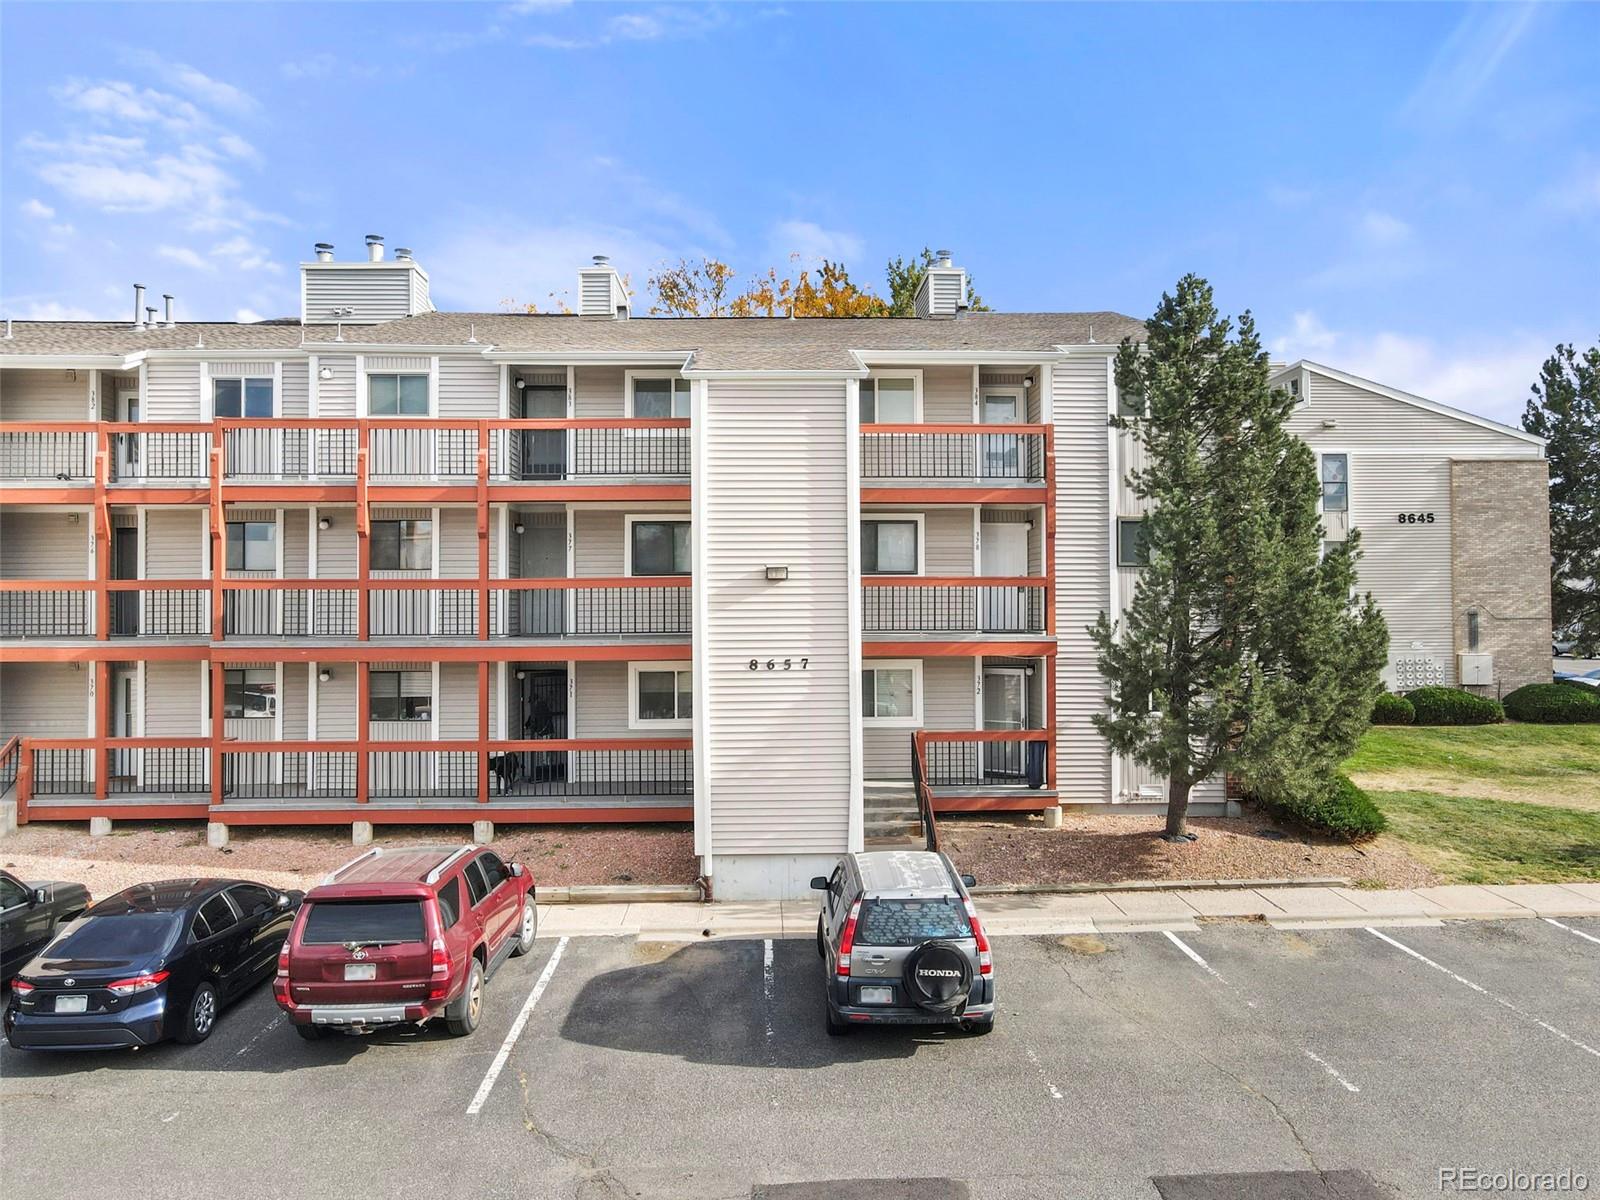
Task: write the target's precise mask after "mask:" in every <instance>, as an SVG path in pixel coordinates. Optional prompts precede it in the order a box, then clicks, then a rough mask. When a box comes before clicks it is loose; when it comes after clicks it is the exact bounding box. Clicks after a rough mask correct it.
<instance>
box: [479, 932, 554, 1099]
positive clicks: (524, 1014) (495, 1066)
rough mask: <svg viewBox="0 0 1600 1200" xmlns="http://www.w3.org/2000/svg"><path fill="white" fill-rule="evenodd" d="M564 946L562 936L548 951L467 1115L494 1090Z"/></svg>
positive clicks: (542, 993) (548, 981) (548, 982)
mask: <svg viewBox="0 0 1600 1200" xmlns="http://www.w3.org/2000/svg"><path fill="white" fill-rule="evenodd" d="M566 948H567V939H566V938H565V937H562V938H561V939H560V940H559V941H557V942H556V948H555V949H554V950H552V951H551V952H550V961H549V962H547V963H545V965H544V970H543V971H542V972H540V974H539V981H538V982H537V983H535V984H534V985H533V991H531V992H529V993H528V1001H527V1003H526V1004H524V1005H523V1006H522V1011H521V1012H519V1013H518V1014H517V1019H516V1020H515V1021H513V1022H512V1023H511V1030H510V1032H509V1033H507V1034H506V1040H505V1041H503V1042H501V1043H500V1053H498V1054H496V1055H495V1056H494V1061H493V1062H492V1063H490V1064H489V1071H488V1073H487V1074H486V1075H484V1077H483V1082H482V1083H480V1084H479V1085H478V1094H477V1095H476V1096H474V1097H473V1098H472V1103H471V1104H469V1105H467V1116H469V1117H475V1116H477V1115H478V1113H479V1111H480V1110H481V1109H482V1108H483V1104H484V1101H485V1100H487V1099H488V1098H489V1093H490V1092H491V1091H493V1090H494V1081H495V1080H496V1079H499V1078H500V1072H501V1071H503V1070H505V1066H506V1060H507V1059H508V1058H510V1057H511V1047H513V1046H515V1045H516V1044H517V1039H518V1038H519V1037H521V1036H522V1029H523V1026H525V1025H527V1023H528V1018H529V1017H530V1016H532V1015H533V1006H534V1005H535V1004H537V1003H539V997H540V996H542V995H544V989H545V988H546V987H548V986H549V984H550V977H551V976H552V975H554V974H555V973H556V964H557V963H558V962H560V961H561V952H562V951H563V950H565V949H566Z"/></svg>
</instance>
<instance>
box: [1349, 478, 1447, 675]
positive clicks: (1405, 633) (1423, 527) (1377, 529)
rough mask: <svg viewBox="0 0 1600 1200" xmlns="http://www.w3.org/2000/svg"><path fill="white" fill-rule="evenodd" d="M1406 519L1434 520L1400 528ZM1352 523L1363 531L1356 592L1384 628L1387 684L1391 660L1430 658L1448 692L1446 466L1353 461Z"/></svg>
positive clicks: (1351, 479) (1390, 671)
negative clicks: (1373, 607) (1369, 599)
mask: <svg viewBox="0 0 1600 1200" xmlns="http://www.w3.org/2000/svg"><path fill="white" fill-rule="evenodd" d="M1403 512H1415V513H1424V512H1431V513H1433V514H1434V521H1433V523H1432V524H1431V525H1430V524H1415V525H1406V524H1402V523H1400V521H1399V520H1398V516H1399V514H1400V513H1403ZM1350 516H1351V518H1352V520H1353V521H1354V523H1355V525H1356V528H1358V529H1360V530H1361V562H1360V563H1359V564H1357V567H1356V570H1357V576H1358V580H1357V586H1358V587H1359V588H1360V589H1361V590H1362V591H1364V592H1365V591H1370V592H1371V593H1372V595H1373V598H1374V599H1375V600H1377V602H1378V606H1379V607H1380V608H1381V609H1382V610H1383V617H1384V620H1385V621H1386V622H1387V623H1388V626H1389V659H1390V665H1389V667H1388V668H1386V669H1385V671H1384V679H1385V681H1386V682H1387V683H1388V684H1389V685H1390V687H1394V686H1395V678H1394V671H1393V666H1394V660H1395V659H1397V658H1408V659H1416V658H1427V659H1433V660H1435V661H1436V662H1437V663H1438V664H1439V666H1440V667H1441V668H1442V669H1443V672H1444V681H1445V682H1446V683H1450V684H1453V683H1454V682H1455V678H1456V671H1455V655H1454V649H1455V646H1454V633H1453V630H1452V628H1451V612H1452V598H1451V585H1450V580H1451V571H1450V460H1449V459H1447V458H1442V457H1433V458H1421V457H1418V458H1411V457H1406V456H1396V455H1362V454H1352V455H1351V456H1350Z"/></svg>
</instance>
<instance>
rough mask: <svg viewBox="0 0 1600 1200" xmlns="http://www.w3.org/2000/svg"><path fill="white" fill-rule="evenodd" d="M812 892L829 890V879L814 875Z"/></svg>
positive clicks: (824, 876)
mask: <svg viewBox="0 0 1600 1200" xmlns="http://www.w3.org/2000/svg"><path fill="white" fill-rule="evenodd" d="M811 890H812V891H814V892H825V891H827V890H828V877H827V876H826V875H813V876H812V877H811Z"/></svg>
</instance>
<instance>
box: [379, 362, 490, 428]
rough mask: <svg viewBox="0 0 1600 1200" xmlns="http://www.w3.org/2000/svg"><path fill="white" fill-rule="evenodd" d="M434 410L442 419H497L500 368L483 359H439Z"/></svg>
mask: <svg viewBox="0 0 1600 1200" xmlns="http://www.w3.org/2000/svg"><path fill="white" fill-rule="evenodd" d="M369 369H370V368H369ZM437 408H438V413H439V415H440V416H441V417H498V416H499V415H500V367H499V365H498V364H496V363H490V362H484V361H483V360H482V359H476V360H475V359H470V358H441V359H440V360H439V403H438V406H437Z"/></svg>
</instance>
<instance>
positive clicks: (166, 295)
mask: <svg viewBox="0 0 1600 1200" xmlns="http://www.w3.org/2000/svg"><path fill="white" fill-rule="evenodd" d="M161 298H162V299H163V300H165V301H166V302H167V311H166V314H165V316H164V317H163V318H162V322H161V323H162V324H163V325H165V326H166V327H167V328H168V329H171V328H173V326H175V325H177V322H176V321H174V320H173V319H172V293H171V292H162V293H161Z"/></svg>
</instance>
